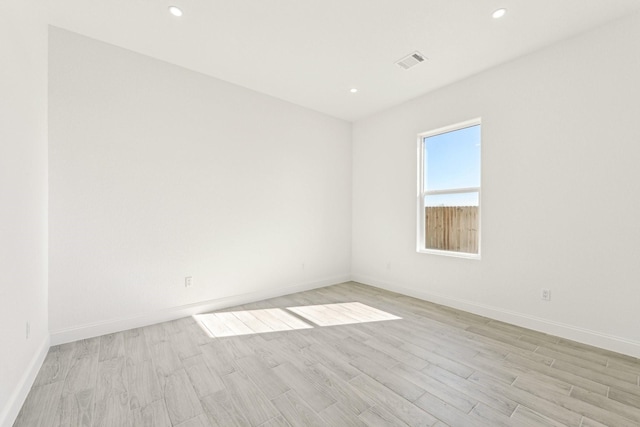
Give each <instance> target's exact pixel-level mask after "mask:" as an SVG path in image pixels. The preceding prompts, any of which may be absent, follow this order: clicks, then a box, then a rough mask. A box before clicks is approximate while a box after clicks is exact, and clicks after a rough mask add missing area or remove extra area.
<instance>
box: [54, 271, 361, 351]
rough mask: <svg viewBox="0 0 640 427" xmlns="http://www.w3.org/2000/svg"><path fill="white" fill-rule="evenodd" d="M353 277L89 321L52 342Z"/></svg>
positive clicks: (56, 334)
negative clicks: (93, 321)
mask: <svg viewBox="0 0 640 427" xmlns="http://www.w3.org/2000/svg"><path fill="white" fill-rule="evenodd" d="M350 279H351V277H350V276H348V275H344V276H335V277H330V278H327V279H323V280H318V281H314V282H308V283H303V284H298V285H294V286H285V287H280V288H276V289H269V290H265V291H256V292H250V293H246V294H240V295H233V296H229V297H225V298H218V299H213V300H209V301H203V302H197V303H193V304H186V305H182V306H178V307H171V308H167V309H164V310H158V311H154V312H148V313H142V314H138V315H134V316H127V317H121V318H115V319H109V320H105V321H101V322H95V323H89V324H85V325H80V326H76V327H73V328H65V329H59V330H56V331H51V344H52V345H58V344H64V343H68V342H72V341H77V340H81V339H87V338H92V337H97V336H100V335H105V334H110V333H114V332H120V331H126V330H127V329H133V328H140V327H143V326H148V325H153V324H155V323H160V322H167V321H170V320H175V319H180V318H182V317H187V316H192V315H194V314H201V313H207V312H210V311H214V310H220V309H223V308H228V307H233V306H236V305H242V304H248V303H250V302H255V301H261V300H263V299H269V298H275V297H279V296H282V295H288V294H292V293H296V292H302V291H308V290H310V289H316V288H321V287H324V286H330V285H335V284H338V283H343V282H348V281H349V280H350Z"/></svg>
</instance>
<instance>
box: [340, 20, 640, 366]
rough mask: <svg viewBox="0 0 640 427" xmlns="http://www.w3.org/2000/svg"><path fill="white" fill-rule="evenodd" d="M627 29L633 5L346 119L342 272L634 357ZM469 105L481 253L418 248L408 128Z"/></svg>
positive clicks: (631, 27)
mask: <svg viewBox="0 0 640 427" xmlns="http://www.w3.org/2000/svg"><path fill="white" fill-rule="evenodd" d="M638 40H640V17H639V16H634V17H631V18H628V19H626V20H623V21H619V22H617V23H614V24H611V25H609V26H606V27H603V28H601V29H598V30H596V31H592V32H590V33H587V34H584V35H582V36H580V37H578V38H575V39H571V40H568V41H565V42H563V43H561V44H557V45H554V46H552V47H549V48H547V49H545V50H542V51H540V52H537V53H535V54H532V55H529V56H527V57H523V58H521V59H519V60H517V61H515V62H511V63H508V64H506V65H503V66H500V67H497V68H494V69H492V70H489V71H487V72H484V73H482V74H479V75H476V76H474V77H472V78H470V79H467V80H464V81H462V82H460V83H457V84H455V85H452V86H449V87H446V88H443V89H441V90H439V91H437V92H433V93H430V94H428V95H426V96H423V97H421V98H418V99H416V100H413V101H412V102H409V103H406V104H403V105H400V106H398V107H395V108H392V109H390V110H388V111H385V112H383V113H380V114H377V115H375V116H373V117H370V118H367V119H364V120H361V121H358V122H356V123H355V124H354V130H353V161H354V171H353V242H352V245H353V253H352V258H353V267H352V268H353V277H354V278H355V279H356V280H359V281H361V282H365V283H369V284H374V285H379V286H383V287H386V288H389V289H395V290H399V291H402V292H405V293H409V294H412V295H415V296H421V297H423V298H426V299H430V300H433V301H437V302H440V303H445V304H448V305H452V306H456V307H460V308H464V309H466V310H470V311H474V312H476V313H480V314H486V315H489V316H491V317H494V318H498V319H503V320H507V321H510V322H513V323H517V324H520V325H525V326H529V327H533V328H536V329H540V330H543V331H547V332H551V333H555V334H560V335H563V336H565V337H569V338H574V339H578V340H581V341H584V342H588V343H592V344H597V345H601V346H603V347H607V348H611V349H614V350H618V351H622V352H625V353H628V354H634V355H636V356H640V328H639V327H638V325H639V323H638V319H639V317H638V313H640V305H639V304H640V286H639V283H640V222H639V220H640V199H639V198H638V197H639V195H640V77H639V76H640V51H639V50H638V43H637V41H638ZM474 117H482V120H483V122H482V135H483V141H482V144H483V148H482V150H483V151H482V160H483V164H482V168H483V171H482V185H483V189H482V191H483V193H482V260H481V261H474V260H467V259H459V258H451V257H442V256H437V255H426V254H417V253H416V250H415V239H416V238H415V232H416V231H415V230H416V225H415V224H416V167H415V165H416V134H417V133H419V132H424V131H428V130H430V129H434V128H438V127H441V126H445V125H449V124H454V123H456V122H460V121H464V120H467V119H471V118H474ZM387 263H390V268H387ZM543 287H545V288H550V289H551V295H552V300H551V301H550V302H544V301H541V299H540V290H541V288H543Z"/></svg>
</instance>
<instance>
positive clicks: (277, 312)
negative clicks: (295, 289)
mask: <svg viewBox="0 0 640 427" xmlns="http://www.w3.org/2000/svg"><path fill="white" fill-rule="evenodd" d="M193 318H194V319H195V320H196V322H198V324H199V325H200V327H201V328H202V329H203V330H204V331H205V332H206V333H207V334H208V335H209V336H210V337H211V338H216V337H233V336H237V335H250V334H260V333H265V332H276V331H291V330H294V329H310V328H313V326H311V325H309V324H308V323H306V322H304V321H303V320H300V319H299V318H297V317H296V316H294V315H292V314H291V313H287V312H286V311H285V310H283V309H281V308H268V309H263V310H242V311H226V312H222V313H207V314H196V315H194V316H193Z"/></svg>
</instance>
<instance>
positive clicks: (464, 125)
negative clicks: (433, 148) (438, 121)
mask: <svg viewBox="0 0 640 427" xmlns="http://www.w3.org/2000/svg"><path fill="white" fill-rule="evenodd" d="M480 124H482V118H481V117H476V118H475V119H469V120H465V121H464V122H460V123H456V124H453V125H449V126H443V127H441V128H438V129H433V130H430V131H427V132H422V133H419V134H418V138H420V139H424V138H429V137H430V136H435V135H440V134H441V133H448V132H453V131H456V130H460V129H466V128H470V127H471V126H477V125H480Z"/></svg>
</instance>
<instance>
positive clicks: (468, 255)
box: [417, 249, 480, 261]
mask: <svg viewBox="0 0 640 427" xmlns="http://www.w3.org/2000/svg"><path fill="white" fill-rule="evenodd" d="M417 252H418V253H419V254H431V255H442V256H449V257H453V258H466V259H475V260H478V261H480V254H471V253H468V252H453V251H441V250H438V249H418V251H417Z"/></svg>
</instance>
